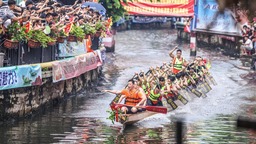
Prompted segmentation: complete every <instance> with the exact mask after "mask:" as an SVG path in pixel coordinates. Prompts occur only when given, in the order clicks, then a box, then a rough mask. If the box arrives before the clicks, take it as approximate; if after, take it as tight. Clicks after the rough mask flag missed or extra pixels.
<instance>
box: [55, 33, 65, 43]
mask: <svg viewBox="0 0 256 144" xmlns="http://www.w3.org/2000/svg"><path fill="white" fill-rule="evenodd" d="M65 38H66V35H65V33H64V31H63V30H60V32H59V33H58V38H57V41H58V43H64V40H65Z"/></svg>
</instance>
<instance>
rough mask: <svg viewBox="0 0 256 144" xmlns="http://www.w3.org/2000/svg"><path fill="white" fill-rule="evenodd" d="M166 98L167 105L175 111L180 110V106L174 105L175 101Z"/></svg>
mask: <svg viewBox="0 0 256 144" xmlns="http://www.w3.org/2000/svg"><path fill="white" fill-rule="evenodd" d="M164 98H165V99H166V101H167V103H168V104H169V105H170V106H171V107H172V109H173V110H175V109H176V108H178V106H177V105H176V103H174V101H173V99H172V98H171V97H169V96H164Z"/></svg>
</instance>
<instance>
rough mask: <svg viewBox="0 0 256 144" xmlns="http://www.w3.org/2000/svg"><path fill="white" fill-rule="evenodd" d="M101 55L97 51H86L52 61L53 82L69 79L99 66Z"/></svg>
mask: <svg viewBox="0 0 256 144" xmlns="http://www.w3.org/2000/svg"><path fill="white" fill-rule="evenodd" d="M101 64H102V60H101V55H100V53H99V52H98V51H95V52H90V53H87V54H85V55H83V56H77V57H73V58H69V59H65V60H62V61H57V62H54V63H53V67H52V73H53V82H54V83H55V82H58V81H62V80H67V79H71V78H74V77H77V76H79V75H81V74H83V73H85V72H88V71H90V70H93V69H96V68H97V67H98V66H101Z"/></svg>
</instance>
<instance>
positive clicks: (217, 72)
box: [0, 30, 256, 144]
mask: <svg viewBox="0 0 256 144" xmlns="http://www.w3.org/2000/svg"><path fill="white" fill-rule="evenodd" d="M176 38H177V36H176V33H175V31H170V30H140V31H135V30H134V31H125V32H119V33H118V34H117V35H116V52H115V53H114V54H112V53H108V54H107V61H106V63H105V66H104V74H103V76H102V79H101V82H100V84H99V86H98V87H97V88H93V89H88V90H86V91H83V92H81V93H79V94H77V95H76V96H71V97H69V98H67V99H65V100H64V101H63V102H62V103H61V104H60V105H59V106H56V107H53V108H47V109H45V110H44V111H42V112H40V114H38V115H37V116H35V117H32V118H29V119H26V120H22V121H18V122H10V124H9V123H8V124H5V125H2V126H1V129H0V143H15V144H19V143H26V144H28V143H30V144H39V143H99V144H101V143H107V144H114V143H116V144H119V143H127V144H160V143H163V144H166V143H175V124H174V122H175V121H176V120H177V119H179V118H182V119H183V120H184V122H185V129H184V130H185V132H184V138H183V141H184V143H189V144H190V143H191V144H193V143H195V144H198V143H200V144H201V143H217V144H220V143H241V144H245V143H256V135H255V133H253V132H252V131H247V130H242V129H237V128H236V118H237V116H239V115H246V116H251V117H252V116H255V114H256V108H255V102H256V98H255V97H256V93H255V91H256V90H255V87H256V86H255V84H253V83H248V82H247V81H246V80H243V79H242V78H241V77H240V76H241V75H244V74H246V73H247V72H246V71H243V70H239V69H237V68H236V67H235V66H234V65H240V62H239V60H231V59H230V58H228V57H225V56H222V55H220V54H218V53H216V52H210V51H205V50H201V49H199V50H198V55H201V56H203V57H208V58H210V59H211V60H212V69H211V73H212V75H213V76H214V77H215V79H216V81H217V82H218V85H217V86H213V87H212V88H213V90H212V91H211V92H209V93H208V94H207V97H206V98H197V97H192V98H191V100H190V102H189V103H188V104H187V105H179V107H178V109H176V110H175V111H172V112H169V113H168V114H167V115H162V114H158V115H154V116H152V117H149V118H146V119H145V120H143V121H140V122H138V123H136V124H135V125H134V126H131V127H127V128H126V129H125V130H124V131H121V127H122V126H121V125H120V124H114V125H113V124H112V123H111V121H109V120H107V119H106V117H108V113H107V112H106V110H108V109H109V103H110V102H111V100H112V99H113V98H114V95H111V94H106V93H101V92H100V91H101V90H103V89H116V90H121V89H122V88H123V87H124V86H125V85H126V82H127V80H128V79H129V78H131V77H132V76H133V75H134V73H135V72H139V71H140V70H143V71H147V70H148V68H149V67H150V66H153V67H155V66H159V65H161V64H162V63H163V62H168V61H170V58H169V56H168V52H169V50H170V49H171V48H172V47H174V46H175V45H177V41H176ZM179 46H180V48H181V49H182V50H183V56H184V57H185V58H186V59H188V60H189V59H190V57H189V45H188V44H182V43H180V44H179Z"/></svg>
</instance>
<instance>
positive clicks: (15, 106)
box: [0, 50, 102, 122]
mask: <svg viewBox="0 0 256 144" xmlns="http://www.w3.org/2000/svg"><path fill="white" fill-rule="evenodd" d="M101 65H102V59H101V51H100V50H97V51H94V52H90V53H86V54H82V55H78V56H75V57H70V58H67V59H63V60H60V61H54V62H48V63H40V64H32V65H21V66H12V67H4V68H1V76H2V78H3V79H2V80H1V84H3V85H2V89H3V90H1V91H0V104H1V105H0V106H1V107H0V121H1V122H10V121H13V120H17V119H20V118H24V117H28V116H33V115H35V114H37V113H38V111H40V110H41V109H45V108H47V107H49V106H55V105H57V104H58V103H59V102H60V101H61V100H62V99H63V98H64V97H68V96H70V95H71V94H75V93H78V92H80V91H81V90H84V89H85V88H89V87H91V86H96V85H97V80H98V77H99V75H100V73H101V69H102V67H101Z"/></svg>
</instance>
